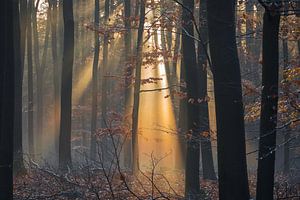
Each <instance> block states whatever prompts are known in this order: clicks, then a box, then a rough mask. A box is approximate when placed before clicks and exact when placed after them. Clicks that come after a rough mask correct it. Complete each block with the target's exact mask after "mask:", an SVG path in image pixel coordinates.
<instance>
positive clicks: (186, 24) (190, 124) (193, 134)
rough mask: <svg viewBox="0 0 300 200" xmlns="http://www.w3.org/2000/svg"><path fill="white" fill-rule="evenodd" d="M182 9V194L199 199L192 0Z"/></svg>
mask: <svg viewBox="0 0 300 200" xmlns="http://www.w3.org/2000/svg"><path fill="white" fill-rule="evenodd" d="M183 6H184V7H185V8H183V11H182V24H183V25H182V29H183V30H182V32H183V33H187V34H183V35H182V53H183V64H184V69H185V78H186V89H187V101H188V103H187V130H188V131H187V135H186V139H187V149H186V167H185V197H186V199H190V200H193V199H195V200H196V199H199V198H201V197H200V180H199V162H200V142H199V139H200V138H199V130H198V129H199V106H198V105H197V104H198V103H197V100H198V99H199V96H198V95H199V93H198V92H197V91H198V86H199V77H198V74H197V71H198V70H197V58H196V49H195V41H194V39H193V36H194V25H193V14H192V13H194V0H183Z"/></svg>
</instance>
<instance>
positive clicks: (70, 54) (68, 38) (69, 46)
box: [59, 0, 74, 170]
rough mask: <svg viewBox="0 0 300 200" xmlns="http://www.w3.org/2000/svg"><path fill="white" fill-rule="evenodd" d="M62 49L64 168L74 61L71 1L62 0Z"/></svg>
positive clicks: (68, 157) (61, 156)
mask: <svg viewBox="0 0 300 200" xmlns="http://www.w3.org/2000/svg"><path fill="white" fill-rule="evenodd" d="M63 18H64V49H63V65H62V84H61V108H62V109H61V115H60V119H61V123H60V135H59V166H60V169H62V170H66V169H67V168H68V167H71V166H72V162H71V160H72V159H71V121H72V72H73V62H74V16H73V1H72V0H64V2H63Z"/></svg>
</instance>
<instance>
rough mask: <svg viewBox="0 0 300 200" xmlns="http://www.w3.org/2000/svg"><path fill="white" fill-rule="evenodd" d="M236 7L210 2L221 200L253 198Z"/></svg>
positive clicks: (230, 3) (217, 1) (232, 0)
mask: <svg viewBox="0 0 300 200" xmlns="http://www.w3.org/2000/svg"><path fill="white" fill-rule="evenodd" d="M235 9H236V1H235V0H230V1H222V0H209V1H207V19H208V36H209V47H210V54H211V60H212V67H213V69H212V70H213V75H214V90H215V101H216V120H217V137H218V174H219V198H220V200H241V199H249V188H248V177H247V163H246V148H245V128H244V110H243V100H242V87H241V74H240V66H239V59H238V53H237V47H236V37H235V36H236V33H235V31H236V25H235Z"/></svg>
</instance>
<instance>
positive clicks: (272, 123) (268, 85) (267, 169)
mask: <svg viewBox="0 0 300 200" xmlns="http://www.w3.org/2000/svg"><path fill="white" fill-rule="evenodd" d="M279 25H280V15H279V14H278V13H273V12H270V11H269V10H268V7H267V8H266V10H265V13H264V18H263V55H262V56H263V62H262V88H263V90H262V96H261V116H260V139H259V159H258V168H257V186H256V199H257V200H265V199H270V200H272V199H273V188H274V168H275V148H276V126H277V106H278V70H279V58H278V55H279V50H278V32H279Z"/></svg>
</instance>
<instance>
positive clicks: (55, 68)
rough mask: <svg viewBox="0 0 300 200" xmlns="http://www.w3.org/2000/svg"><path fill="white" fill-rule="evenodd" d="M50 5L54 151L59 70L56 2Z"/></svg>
mask: <svg viewBox="0 0 300 200" xmlns="http://www.w3.org/2000/svg"><path fill="white" fill-rule="evenodd" d="M49 3H50V8H49V9H50V20H51V49H52V62H53V84H54V85H53V86H54V137H55V141H54V143H55V150H56V151H57V150H58V146H59V145H58V139H57V138H58V135H59V127H60V109H61V105H60V97H61V96H60V94H59V93H60V82H61V76H60V72H59V71H60V70H59V63H58V54H57V50H58V48H57V1H54V0H49Z"/></svg>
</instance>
